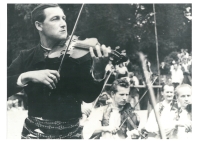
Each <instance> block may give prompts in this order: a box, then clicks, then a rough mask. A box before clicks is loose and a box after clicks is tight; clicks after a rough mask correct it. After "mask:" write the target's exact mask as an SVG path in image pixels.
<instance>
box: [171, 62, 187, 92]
mask: <svg viewBox="0 0 200 141" xmlns="http://www.w3.org/2000/svg"><path fill="white" fill-rule="evenodd" d="M183 78H184V76H183V71H182V70H181V69H180V68H179V66H178V64H177V63H175V64H174V65H173V68H172V69H171V79H172V83H173V84H174V88H176V87H177V86H178V85H180V84H182V82H183Z"/></svg>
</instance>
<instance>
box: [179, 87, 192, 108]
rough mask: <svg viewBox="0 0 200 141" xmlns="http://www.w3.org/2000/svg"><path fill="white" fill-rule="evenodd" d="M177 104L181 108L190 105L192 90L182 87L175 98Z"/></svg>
mask: <svg viewBox="0 0 200 141" xmlns="http://www.w3.org/2000/svg"><path fill="white" fill-rule="evenodd" d="M177 100H178V102H179V103H180V104H181V107H186V106H187V105H188V104H191V103H192V90H191V89H190V88H188V87H182V88H180V89H179V90H178V96H177Z"/></svg>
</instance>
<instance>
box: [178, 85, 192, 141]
mask: <svg viewBox="0 0 200 141" xmlns="http://www.w3.org/2000/svg"><path fill="white" fill-rule="evenodd" d="M176 96H177V101H178V105H179V118H178V119H177V121H176V122H175V125H176V126H177V127H178V134H177V138H178V139H191V135H192V134H191V133H192V87H191V86H190V85H188V84H182V85H179V86H178V87H177V88H176Z"/></svg>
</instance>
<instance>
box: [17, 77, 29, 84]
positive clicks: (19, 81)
mask: <svg viewBox="0 0 200 141" xmlns="http://www.w3.org/2000/svg"><path fill="white" fill-rule="evenodd" d="M21 77H22V74H21V75H20V76H19V77H18V79H17V85H18V86H19V87H25V86H27V85H28V84H22V81H21Z"/></svg>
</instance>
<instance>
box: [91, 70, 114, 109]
mask: <svg viewBox="0 0 200 141" xmlns="http://www.w3.org/2000/svg"><path fill="white" fill-rule="evenodd" d="M113 72H114V70H111V71H110V73H109V75H108V76H107V78H106V80H105V82H104V85H103V87H102V89H101V92H100V94H99V96H98V97H97V98H96V100H95V101H94V104H93V107H92V109H94V107H95V106H96V104H97V101H98V100H99V97H100V96H101V93H102V92H103V90H104V88H105V86H106V84H107V82H108V79H109V78H110V76H111V74H112V73H113Z"/></svg>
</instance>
